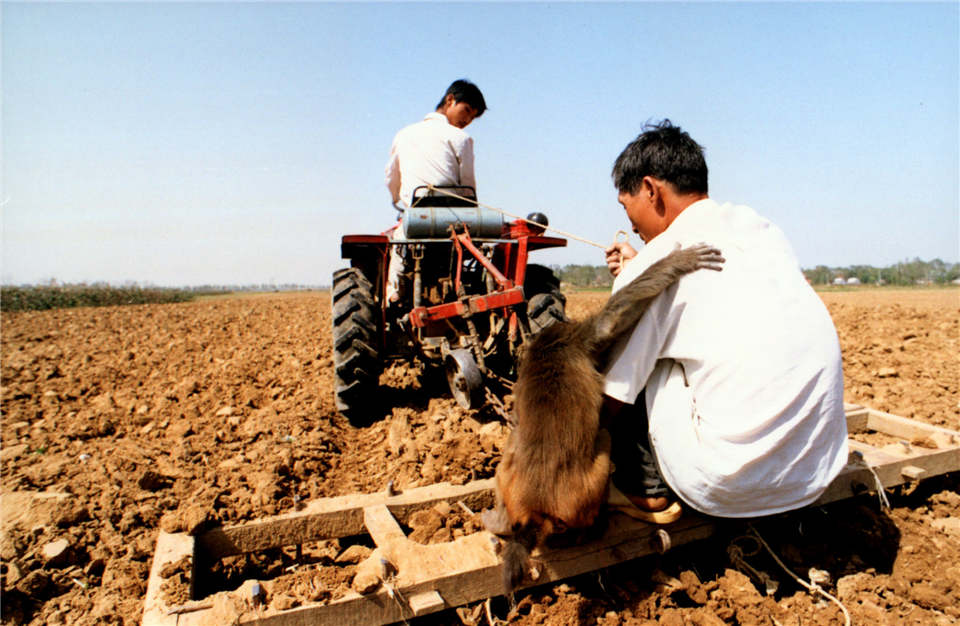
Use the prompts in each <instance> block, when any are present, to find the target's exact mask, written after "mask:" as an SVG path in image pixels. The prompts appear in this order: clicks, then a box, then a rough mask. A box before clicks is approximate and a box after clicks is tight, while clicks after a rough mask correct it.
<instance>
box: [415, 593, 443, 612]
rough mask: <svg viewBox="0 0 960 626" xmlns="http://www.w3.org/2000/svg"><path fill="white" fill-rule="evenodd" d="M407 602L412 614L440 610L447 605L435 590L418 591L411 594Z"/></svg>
mask: <svg viewBox="0 0 960 626" xmlns="http://www.w3.org/2000/svg"><path fill="white" fill-rule="evenodd" d="M408 604H409V605H410V610H411V611H413V614H414V616H420V615H426V614H427V613H435V612H436V611H440V610H442V609H444V608H446V606H447V605H446V603H445V602H444V601H443V597H442V596H441V595H440V594H439V593H437V592H436V591H425V592H423V593H418V594H416V595H414V596H411V597H410V601H409V602H408Z"/></svg>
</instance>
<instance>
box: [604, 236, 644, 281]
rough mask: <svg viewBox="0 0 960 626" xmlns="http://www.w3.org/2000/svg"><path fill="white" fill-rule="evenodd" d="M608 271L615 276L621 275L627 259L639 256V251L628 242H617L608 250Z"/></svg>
mask: <svg viewBox="0 0 960 626" xmlns="http://www.w3.org/2000/svg"><path fill="white" fill-rule="evenodd" d="M606 256H607V269H608V270H610V273H611V274H613V275H614V276H616V275H618V274H619V273H620V270H621V269H622V268H623V264H624V263H625V262H626V261H627V259H632V258H633V257H635V256H637V251H636V250H634V249H633V246H631V245H630V244H629V243H627V242H626V241H615V242H613V243H612V244H611V245H610V247H609V248H607V249H606Z"/></svg>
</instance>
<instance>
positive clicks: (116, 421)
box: [0, 289, 960, 625]
mask: <svg viewBox="0 0 960 626" xmlns="http://www.w3.org/2000/svg"><path fill="white" fill-rule="evenodd" d="M822 297H823V299H824V301H825V302H826V303H827V306H828V308H829V310H830V312H831V314H832V316H833V319H834V320H835V322H836V325H837V328H838V332H839V335H840V341H841V345H842V348H843V354H844V367H845V375H846V400H847V401H848V402H854V403H859V404H864V405H867V406H870V407H872V408H875V409H879V410H883V411H888V412H891V413H895V414H898V415H902V416H905V417H910V418H913V419H916V420H920V421H923V422H927V423H931V424H937V425H941V426H945V427H947V428H951V429H954V430H960V381H958V378H960V360H958V355H960V291H958V290H955V289H954V290H930V291H921V290H892V289H891V290H869V289H865V290H858V291H850V292H836V293H824V294H822ZM604 300H605V295H603V294H571V296H570V299H569V304H568V313H569V314H570V315H572V316H573V317H583V316H584V315H585V314H586V313H587V312H589V311H591V310H593V309H595V308H596V307H599V306H600V305H601V304H602V303H603V301H604ZM330 327H331V321H330V303H329V294H328V293H325V292H318V293H303V294H271V295H260V296H248V297H235V298H222V299H214V300H205V301H198V302H193V303H186V304H170V305H147V306H131V307H114V308H87V309H73V310H59V311H46V312H25V313H4V314H3V316H2V352H0V356H2V397H0V400H2V424H0V436H2V451H0V457H2V458H0V494H2V495H0V498H2V502H0V510H2V529H0V530H2V535H0V559H2V572H0V573H2V620H3V623H5V624H7V623H9V624H105V623H123V624H135V623H139V621H140V619H141V614H142V609H143V601H142V599H143V595H144V593H145V588H146V581H147V575H148V571H149V568H150V561H151V559H152V556H153V548H154V542H155V540H156V536H157V530H158V529H159V528H164V529H167V530H184V529H185V530H197V529H200V528H204V527H208V526H212V525H216V524H223V523H231V522H237V521H242V520H251V519H255V518H257V517H261V516H265V515H272V514H276V513H279V512H283V511H288V510H292V509H293V507H294V506H295V501H297V500H306V499H311V498H317V497H322V496H331V495H341V494H348V493H356V492H374V491H380V490H382V489H383V488H384V487H385V485H386V484H387V483H388V482H389V481H391V480H392V481H394V484H395V485H396V486H397V487H399V488H401V489H403V488H408V487H412V486H416V485H426V484H431V483H434V482H439V481H450V482H454V483H463V482H466V481H469V480H472V479H478V478H486V477H490V476H492V475H493V472H494V469H495V467H496V463H497V461H498V459H499V454H500V447H501V445H502V444H503V442H504V439H505V436H506V428H505V427H504V426H503V425H502V424H501V423H500V421H499V420H498V419H497V417H496V415H495V414H494V413H493V412H483V411H481V412H472V411H466V410H463V409H461V408H459V407H458V406H457V405H456V404H455V403H454V402H453V400H451V399H450V398H449V397H447V395H446V394H445V389H444V385H443V384H441V383H438V382H437V381H436V379H435V378H434V377H432V376H430V375H422V376H421V375H420V373H419V372H418V370H417V369H416V368H414V367H413V366H408V365H397V366H392V367H390V368H388V370H387V371H386V372H385V373H384V374H383V377H382V379H381V383H382V386H383V393H382V394H380V395H381V398H380V401H381V409H380V410H379V411H378V415H377V418H378V419H377V421H375V422H374V423H373V424H372V425H371V426H369V427H366V428H354V427H351V426H350V425H349V424H348V423H347V422H346V421H345V420H344V419H342V418H341V417H340V416H339V415H338V414H337V413H336V411H335V410H334V405H333V398H332V386H333V380H332V374H331V333H330ZM958 492H960V475H958V474H956V473H955V474H952V475H947V476H944V477H939V478H934V479H930V480H927V481H924V482H922V483H921V484H920V486H919V487H917V488H916V489H914V490H913V491H910V492H909V493H908V490H904V491H899V492H897V493H894V494H891V504H892V508H891V509H890V510H889V511H881V510H880V508H879V506H878V504H877V502H876V499H864V500H855V501H845V502H840V503H836V504H833V505H829V506H827V507H822V508H819V509H808V510H804V511H798V512H794V513H791V514H787V515H783V516H778V517H776V518H775V519H770V520H763V521H760V522H758V524H757V528H758V530H760V532H761V533H762V534H763V535H764V537H765V538H766V539H767V541H768V542H769V543H770V544H771V545H772V547H773V548H774V550H775V551H776V552H777V553H778V554H779V555H780V556H781V558H783V559H784V561H785V562H786V563H787V564H788V565H789V566H790V567H791V568H792V569H793V570H794V571H796V572H798V573H800V574H801V575H803V576H804V577H806V575H807V573H808V571H809V570H810V568H817V569H820V570H824V571H826V572H827V573H828V575H829V582H824V583H823V586H824V588H826V589H828V590H829V591H831V592H832V593H834V594H836V595H837V596H838V597H839V598H840V600H841V601H842V602H843V603H844V604H845V605H846V606H847V608H848V609H849V610H850V613H851V614H852V616H853V620H854V623H878V624H955V623H960V493H958ZM429 523H431V522H430V520H424V524H425V525H426V526H425V528H426V527H427V526H429ZM466 526H467V527H468V531H469V527H470V520H467V524H466ZM429 532H432V533H433V535H432V536H433V537H434V538H437V539H440V540H442V539H443V538H444V537H446V538H449V536H450V533H454V534H456V533H457V532H463V530H462V529H454V530H451V529H449V528H448V529H444V528H442V527H440V526H437V528H430V529H429V531H427V530H423V531H421V533H429ZM743 535H744V527H743V526H736V525H731V527H730V528H729V529H725V530H724V531H723V532H722V533H721V534H720V535H719V536H717V537H715V538H714V539H711V540H708V541H706V542H701V543H699V544H694V545H692V546H688V547H687V548H683V549H677V550H674V551H671V552H668V553H667V554H666V555H664V556H662V557H656V558H649V559H643V560H639V561H634V562H630V563H627V564H624V565H621V566H618V567H614V568H610V569H608V570H604V571H602V572H597V573H593V574H589V575H584V576H580V577H577V578H573V579H570V580H568V581H566V582H564V583H561V584H554V585H546V586H542V587H539V588H534V589H532V590H530V591H525V592H521V593H519V594H518V595H517V597H516V605H515V606H514V607H512V610H511V607H510V606H509V605H508V604H507V603H506V601H505V600H504V599H498V600H497V601H496V602H494V603H492V605H491V609H492V615H493V617H494V618H495V619H496V618H500V619H509V620H510V621H511V622H512V623H516V624H591V625H592V624H607V625H613V624H644V623H656V622H659V623H663V624H676V625H679V624H725V623H726V624H783V625H787V624H810V623H817V624H842V623H843V619H842V615H841V613H840V610H839V609H838V608H837V607H836V606H835V605H833V604H830V603H828V602H825V601H822V600H820V599H817V598H816V597H814V596H812V595H810V594H808V593H807V592H806V591H804V590H803V589H801V588H800V587H799V585H797V584H796V583H795V582H793V581H792V580H791V579H790V578H789V577H788V576H787V575H786V574H784V573H783V571H782V570H781V569H780V568H779V567H778V566H777V565H776V564H775V563H774V562H773V561H772V560H771V559H770V558H769V557H767V556H766V555H765V554H764V553H757V554H754V547H755V546H751V545H749V542H748V541H745V539H744V537H743ZM731 546H732V547H733V548H739V550H740V551H739V553H738V552H737V550H736V549H734V550H731V549H730V548H731ZM322 549H324V550H327V551H328V552H329V558H337V557H338V552H339V550H340V546H338V545H326V546H323V548H322ZM731 553H732V554H733V555H734V556H736V555H737V554H742V555H743V556H742V560H745V561H746V562H747V563H749V565H750V566H751V567H753V568H754V569H755V570H761V571H763V572H766V573H767V574H769V575H770V576H771V577H772V578H773V579H775V580H776V582H777V583H778V585H777V589H776V590H775V591H774V592H773V593H771V594H769V595H768V594H767V593H766V585H764V584H762V583H761V582H760V580H759V579H758V578H756V576H748V575H746V574H744V573H743V572H742V571H740V570H738V569H736V568H735V566H734V565H735V563H734V561H737V559H735V558H734V559H731ZM284 562H285V561H283V558H281V557H274V558H273V561H271V560H270V559H269V558H265V559H264V560H262V561H258V560H257V559H253V561H248V562H245V563H244V562H239V561H238V562H237V563H234V564H232V565H231V564H225V565H224V566H223V568H222V570H221V572H220V574H221V575H222V580H221V581H220V582H218V583H211V584H212V585H213V587H214V588H222V589H228V588H233V587H236V586H238V585H239V584H240V583H241V582H242V580H243V578H245V577H247V576H251V575H253V576H264V575H267V574H271V573H275V572H273V570H278V569H279V567H278V566H277V563H280V564H281V565H282V564H283V563H284ZM738 562H742V561H738ZM742 569H744V570H746V568H742ZM348 583H349V580H339V581H331V582H330V585H331V589H329V590H327V591H326V592H325V593H326V595H327V597H331V596H336V594H337V593H338V587H337V585H339V586H341V587H342V586H343V585H346V584H348ZM294 586H295V585H291V588H290V589H288V590H287V593H285V594H280V593H277V594H276V599H275V601H277V602H280V601H281V600H282V602H283V603H284V605H285V606H292V605H295V604H296V603H298V602H301V601H303V600H304V598H303V597H301V596H302V594H300V595H298V592H297V590H296V589H294V588H293V587H294ZM771 589H772V588H771ZM482 609H483V607H482V606H479V605H477V606H468V607H462V608H460V609H459V610H456V611H455V610H449V611H445V612H443V613H440V614H437V615H434V616H428V617H425V618H421V619H420V620H419V622H414V623H421V624H460V623H465V624H480V623H486V622H487V620H488V618H487V616H486V611H485V610H482Z"/></svg>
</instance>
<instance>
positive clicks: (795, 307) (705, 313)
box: [604, 120, 847, 517]
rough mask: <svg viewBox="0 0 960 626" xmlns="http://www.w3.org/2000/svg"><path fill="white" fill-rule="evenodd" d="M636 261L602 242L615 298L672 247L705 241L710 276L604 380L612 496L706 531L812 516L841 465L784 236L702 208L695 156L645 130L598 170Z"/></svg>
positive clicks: (836, 380) (812, 304)
mask: <svg viewBox="0 0 960 626" xmlns="http://www.w3.org/2000/svg"><path fill="white" fill-rule="evenodd" d="M612 174H613V182H614V185H615V187H616V189H617V190H618V192H619V196H618V200H619V202H620V204H621V205H622V206H623V209H624V210H625V211H626V214H627V219H629V221H630V223H631V224H632V226H633V230H634V232H636V233H637V234H638V235H639V236H640V238H641V239H642V240H643V241H644V242H645V244H646V245H645V246H644V247H643V248H642V249H641V250H640V251H637V250H635V249H634V248H633V247H632V246H630V245H629V244H628V243H615V244H614V245H612V246H611V247H610V248H608V249H607V251H606V262H607V266H608V268H609V270H610V272H611V273H612V274H613V275H614V276H615V279H614V284H613V292H614V293H615V292H617V290H619V289H621V288H622V287H623V286H624V285H626V284H628V283H629V282H630V281H631V280H632V279H633V278H635V277H637V276H638V275H640V274H641V273H642V272H643V271H644V270H645V269H647V268H648V267H650V265H651V264H653V263H654V262H656V261H657V260H659V259H661V258H663V257H665V256H666V255H667V254H669V253H670V252H671V251H673V250H675V249H676V248H677V247H683V248H686V247H689V246H692V245H695V244H698V243H700V242H706V243H708V244H710V245H712V246H715V247H716V248H719V249H720V251H721V252H722V253H723V256H724V258H725V259H726V262H725V264H724V266H723V271H721V272H702V271H701V272H693V273H691V274H689V275H687V276H685V277H683V279H682V280H680V281H679V282H677V283H675V284H673V285H672V286H670V287H669V288H667V289H666V290H665V291H664V292H663V293H661V294H660V295H659V296H657V297H656V299H654V300H653V302H652V303H651V304H650V308H649V309H648V310H647V312H646V314H645V315H644V316H643V317H642V318H641V319H640V321H639V322H638V323H637V324H636V326H635V328H634V329H633V331H632V333H631V334H629V336H628V337H627V338H625V339H624V340H622V341H621V342H620V344H619V345H618V346H617V347H616V348H615V349H614V351H613V352H612V356H611V360H610V362H609V365H608V366H607V368H606V370H605V372H604V394H605V412H606V413H607V414H608V415H609V417H610V419H611V424H612V426H611V430H612V435H613V436H612V440H613V449H612V458H613V461H614V464H615V466H616V469H615V471H614V474H613V482H614V484H615V485H616V486H617V487H618V488H619V489H620V490H621V491H623V492H624V493H626V494H627V495H628V497H629V498H630V500H631V501H632V502H633V503H634V504H635V505H637V506H638V507H640V508H641V509H644V510H647V511H658V510H662V509H664V508H666V507H667V506H668V505H670V504H671V500H674V499H675V498H679V500H681V501H682V502H683V503H685V504H687V505H688V506H690V507H691V508H693V509H695V510H697V511H701V512H703V513H707V514H710V515H715V516H720V517H754V516H761V515H769V514H773V513H779V512H782V511H787V510H791V509H796V508H799V507H803V506H806V505H808V504H810V503H812V502H813V501H815V500H816V499H817V498H818V497H819V496H820V495H821V494H822V493H823V491H824V490H825V489H826V487H827V486H828V485H829V484H830V482H831V481H832V480H833V479H834V478H835V477H836V476H837V474H838V473H839V472H840V470H841V469H842V467H843V466H844V464H845V462H846V460H847V431H846V421H845V417H844V410H843V372H842V366H841V356H840V346H839V342H838V339H837V333H836V330H835V328H834V326H833V322H832V320H831V318H830V316H829V314H828V312H827V310H826V307H825V306H824V304H823V303H822V301H821V300H820V298H819V297H818V296H817V295H816V293H815V292H814V291H813V289H812V288H811V287H810V285H809V284H808V283H807V281H806V279H805V278H804V276H803V274H802V272H801V271H800V267H799V263H798V261H797V259H796V257H795V255H794V253H793V250H792V248H791V246H790V244H789V243H788V241H787V239H786V237H785V235H784V233H783V232H782V231H781V230H780V229H779V228H777V227H776V226H774V225H773V224H772V223H771V222H770V221H769V220H767V219H765V218H763V217H761V216H760V215H758V214H757V213H756V212H755V211H754V210H753V209H751V208H750V207H747V206H742V205H734V204H718V203H717V202H715V201H714V200H712V199H711V198H710V197H709V196H708V195H707V165H706V161H705V159H704V156H703V148H702V147H701V146H700V145H698V144H697V143H696V142H695V141H694V140H693V139H692V138H691V137H690V136H689V134H687V133H686V132H684V131H683V130H682V129H681V128H679V127H677V126H674V125H673V124H671V123H670V121H669V120H664V121H663V122H661V123H658V124H652V125H650V124H648V125H647V126H646V127H645V128H644V132H643V133H642V134H641V135H640V136H639V137H637V139H636V140H634V141H633V142H632V143H630V144H629V145H628V146H627V147H626V148H625V149H624V150H623V152H622V153H621V154H620V156H619V157H618V158H617V160H616V162H615V164H614V167H613V172H612Z"/></svg>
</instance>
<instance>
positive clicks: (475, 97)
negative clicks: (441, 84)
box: [437, 78, 487, 117]
mask: <svg viewBox="0 0 960 626" xmlns="http://www.w3.org/2000/svg"><path fill="white" fill-rule="evenodd" d="M447 96H453V101H454V102H466V103H467V104H469V105H470V106H471V107H473V110H474V111H476V112H477V117H480V116H481V115H483V112H484V111H486V110H487V103H486V101H485V100H484V99H483V94H482V93H480V88H479V87H477V86H476V85H474V84H473V83H471V82H470V81H469V80H467V79H465V78H461V79H460V80H455V81H453V82H452V83H450V86H449V87H447V91H446V93H444V94H443V97H442V98H440V102H439V103H438V104H437V108H438V109H439V108H440V107H442V106H443V101H444V100H446V99H447Z"/></svg>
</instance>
